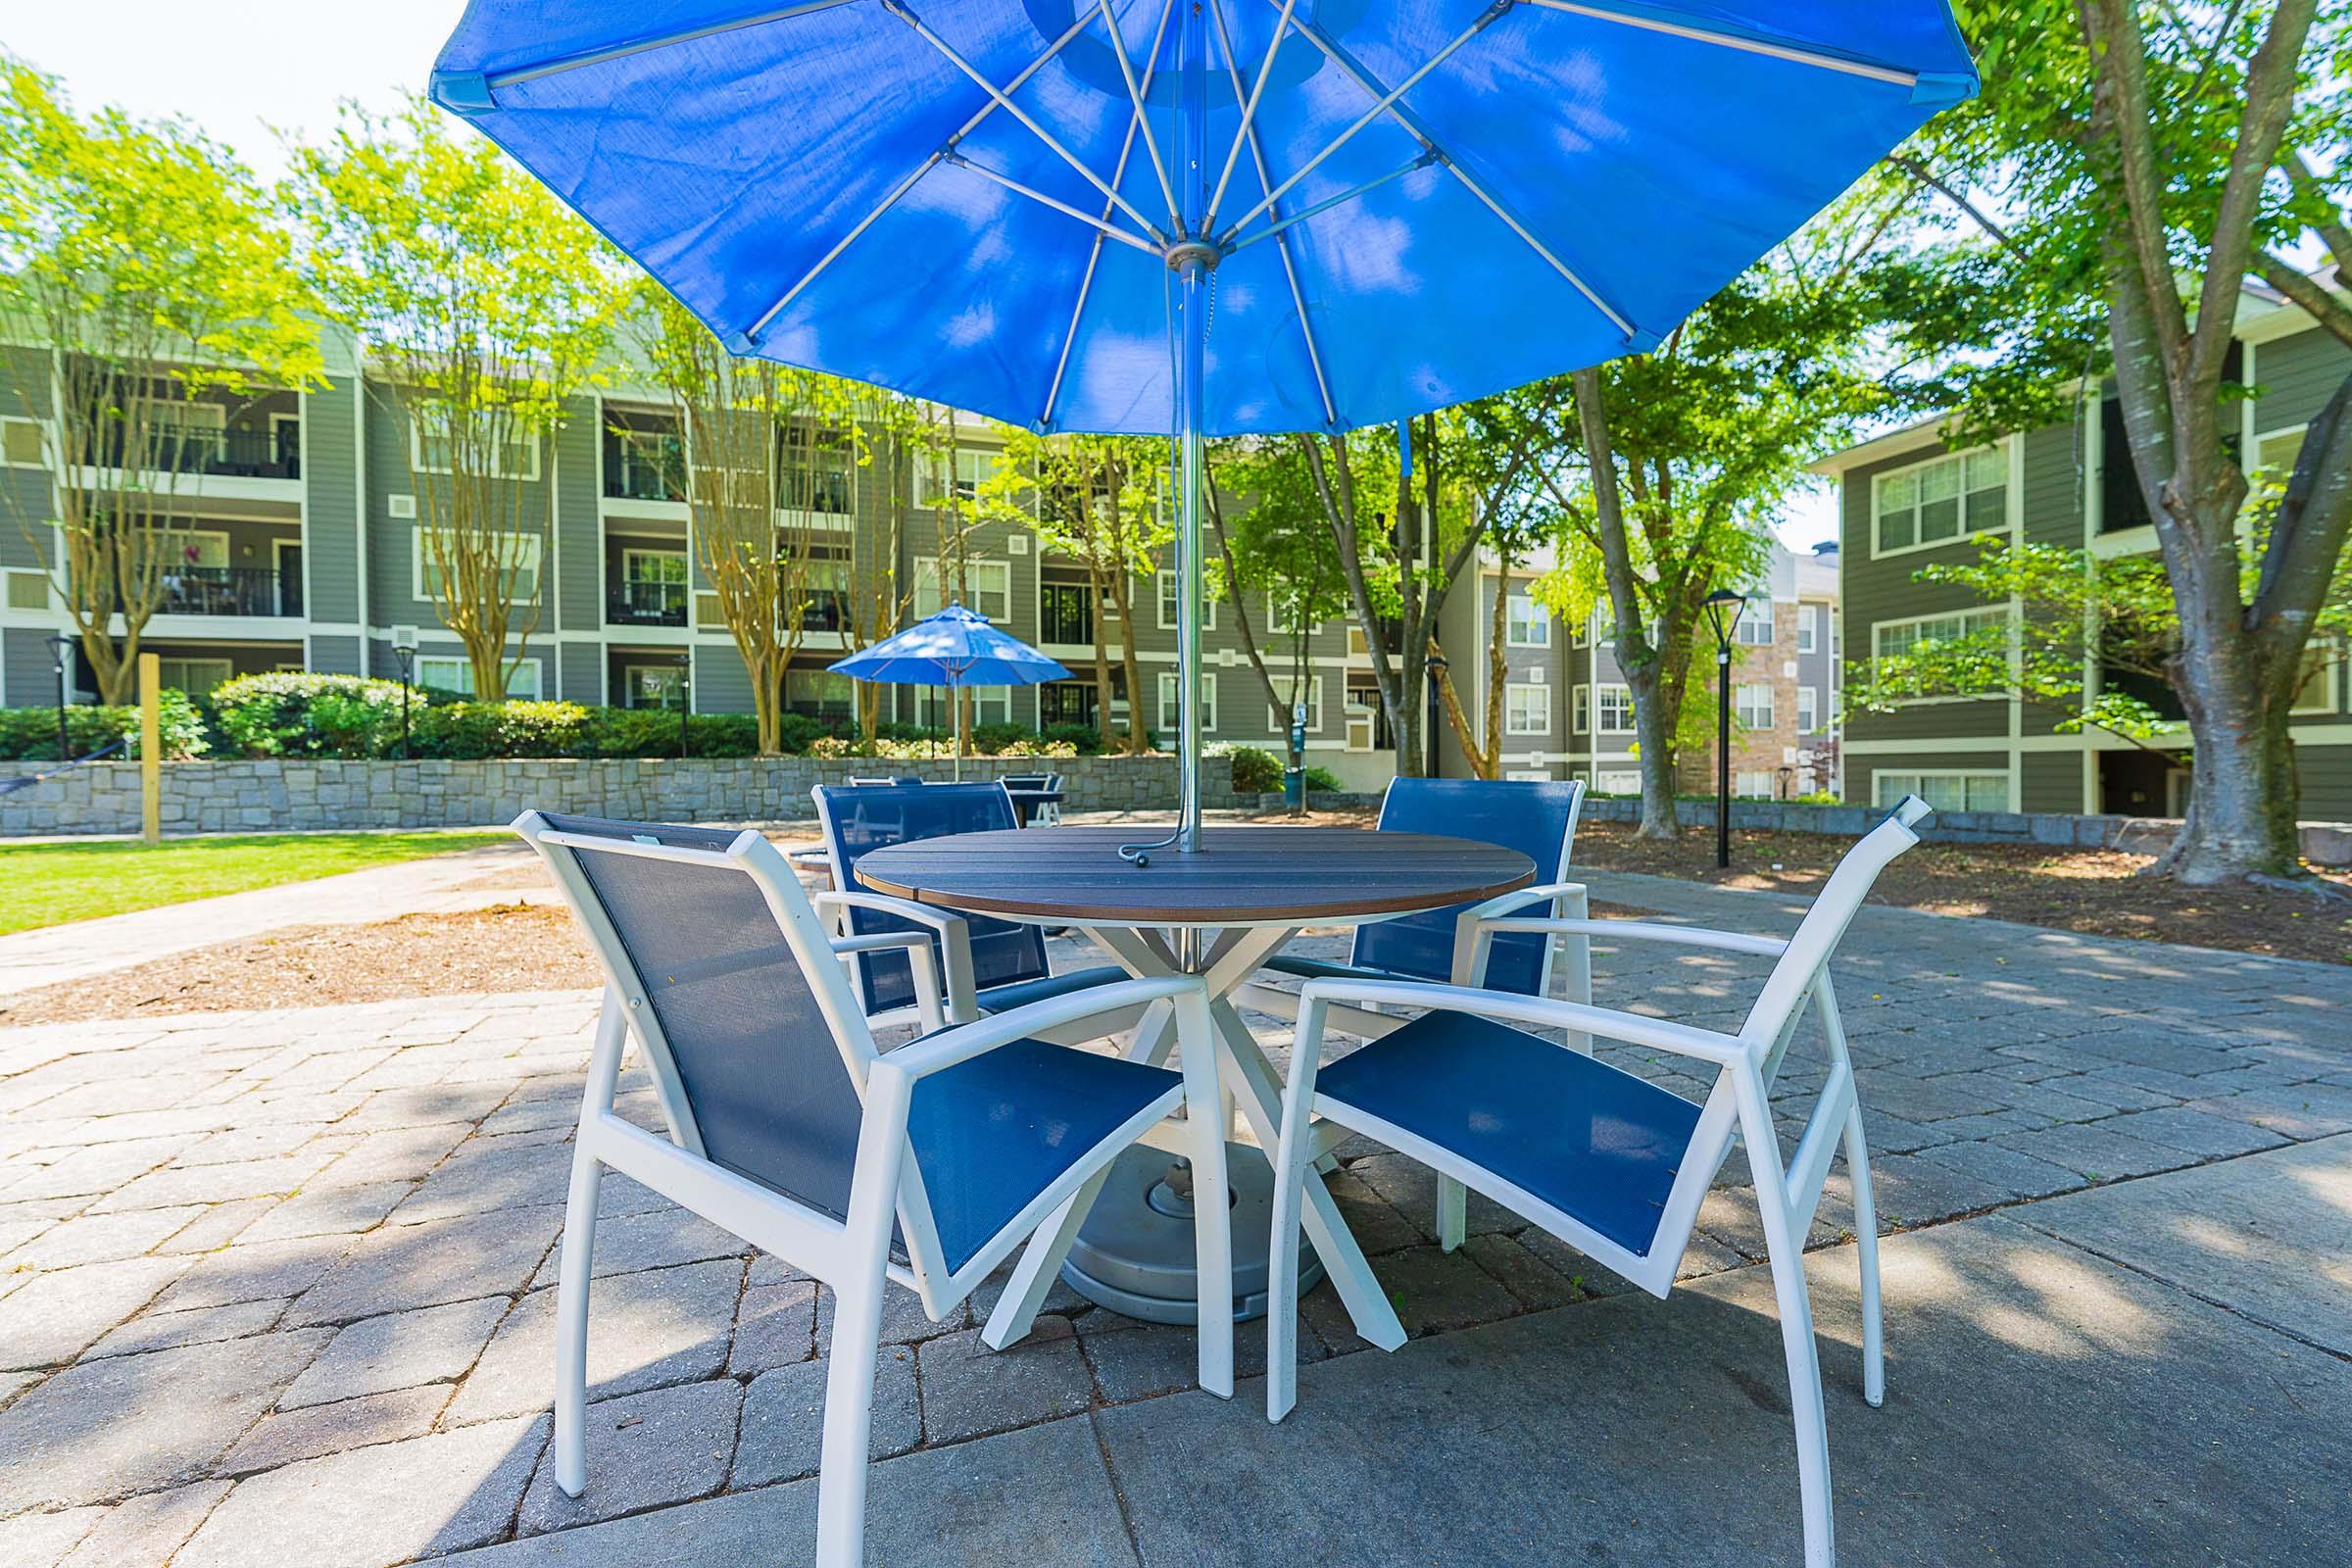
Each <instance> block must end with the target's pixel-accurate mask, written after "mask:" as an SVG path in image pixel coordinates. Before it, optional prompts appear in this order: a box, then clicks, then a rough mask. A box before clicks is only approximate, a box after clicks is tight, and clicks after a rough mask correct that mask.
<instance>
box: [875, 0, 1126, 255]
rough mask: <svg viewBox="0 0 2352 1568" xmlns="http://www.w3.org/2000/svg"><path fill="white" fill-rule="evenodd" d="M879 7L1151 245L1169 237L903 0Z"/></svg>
mask: <svg viewBox="0 0 2352 1568" xmlns="http://www.w3.org/2000/svg"><path fill="white" fill-rule="evenodd" d="M882 9H883V10H885V11H887V12H889V13H890V14H891V15H892V16H894V17H896V18H898V19H899V20H900V21H901V22H904V23H905V24H907V25H908V26H909V27H912V28H913V29H914V31H915V34H916V36H918V37H920V38H921V39H922V40H923V41H924V42H925V43H927V44H929V45H930V46H931V47H932V48H934V49H936V50H938V51H939V52H940V54H941V55H943V56H945V57H946V59H947V62H948V64H950V65H952V66H954V67H955V68H956V70H957V71H960V72H962V73H964V74H965V75H966V76H968V77H970V78H971V81H972V85H973V86H975V87H978V88H979V89H980V90H981V91H982V92H984V93H986V94H988V95H989V97H991V98H992V99H994V100H996V103H997V106H998V107H999V108H1001V109H1003V110H1004V111H1005V113H1006V114H1008V115H1010V116H1011V117H1012V118H1013V119H1015V120H1017V121H1019V122H1020V123H1022V124H1023V125H1025V126H1027V127H1028V130H1029V134H1031V135H1032V136H1035V137H1036V138H1037V139H1038V140H1039V141H1042V142H1044V143H1045V144H1046V148H1047V150H1048V151H1050V152H1052V153H1053V154H1054V156H1055V157H1056V158H1059V159H1060V160H1061V161H1062V162H1063V163H1065V164H1067V165H1069V166H1070V168H1071V169H1072V170H1074V171H1076V172H1077V174H1078V176H1079V177H1080V178H1081V179H1083V180H1085V181H1086V182H1087V183H1088V184H1090V185H1092V186H1094V187H1095V189H1097V190H1099V191H1101V192H1102V193H1103V195H1104V196H1106V197H1108V198H1109V199H1110V200H1111V202H1112V203H1113V204H1114V205H1116V206H1117V207H1118V209H1119V211H1120V212H1123V213H1125V214H1126V215H1127V216H1128V217H1129V218H1132V219H1134V220H1135V221H1136V226H1138V227H1139V228H1141V229H1142V230H1143V231H1144V232H1145V233H1146V234H1148V235H1150V236H1151V237H1152V242H1153V243H1154V244H1156V245H1165V244H1167V242H1168V237H1167V236H1166V235H1165V234H1162V233H1161V232H1160V231H1159V227H1158V225H1157V224H1155V223H1153V222H1152V220H1150V219H1149V218H1146V217H1145V216H1144V215H1143V214H1142V213H1139V212H1137V211H1136V210H1135V207H1134V205H1133V204H1132V203H1130V202H1129V201H1128V200H1127V198H1126V197H1124V196H1122V195H1120V194H1119V193H1118V192H1117V191H1115V190H1113V189H1111V188H1110V187H1109V186H1108V185H1106V184H1104V183H1103V176H1102V175H1100V174H1098V173H1096V172H1094V171H1093V170H1091V169H1089V168H1087V167H1086V161H1085V160H1084V159H1082V158H1080V157H1079V156H1078V155H1077V154H1076V153H1073V152H1071V151H1070V150H1069V149H1068V148H1067V147H1064V146H1063V145H1062V144H1061V143H1060V142H1058V141H1056V140H1055V139H1054V133H1053V132H1052V131H1050V130H1048V129H1046V127H1045V126H1043V125H1041V124H1039V123H1037V122H1036V121H1035V120H1034V119H1032V118H1031V117H1030V115H1029V112H1028V111H1027V110H1025V109H1023V108H1022V107H1021V106H1020V105H1019V104H1016V103H1014V102H1013V101H1012V99H1011V98H1009V97H1008V96H1006V94H1005V89H1004V88H1001V87H999V86H998V85H997V84H996V83H995V82H993V81H991V80H989V79H988V78H987V77H986V76H984V75H982V74H981V73H980V69H979V68H978V67H977V66H975V65H973V64H972V63H971V62H970V61H969V60H966V59H964V57H963V55H962V54H961V53H960V52H959V51H958V50H957V49H956V46H955V45H954V44H952V43H950V42H948V40H947V39H945V38H942V37H941V36H940V35H939V34H938V33H936V32H934V31H933V30H932V29H931V26H930V25H929V24H927V23H925V22H924V21H923V19H922V18H920V17H918V16H916V15H915V14H914V13H913V12H912V11H909V10H908V9H907V5H906V0H882ZM1014 85H1015V86H1016V87H1017V86H1018V85H1019V83H1018V82H1015V83H1014Z"/></svg>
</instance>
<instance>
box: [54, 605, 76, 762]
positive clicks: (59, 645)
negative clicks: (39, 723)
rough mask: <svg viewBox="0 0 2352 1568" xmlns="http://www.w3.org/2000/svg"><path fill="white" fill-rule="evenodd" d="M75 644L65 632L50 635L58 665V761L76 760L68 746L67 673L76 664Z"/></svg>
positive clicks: (55, 660)
mask: <svg viewBox="0 0 2352 1568" xmlns="http://www.w3.org/2000/svg"><path fill="white" fill-rule="evenodd" d="M73 642H74V640H73V638H71V637H69V636H67V635H66V634H65V633H64V632H62V631H59V632H51V633H50V634H49V657H50V659H51V660H52V661H53V662H55V663H56V665H57V760H59V761H61V762H70V761H72V760H73V748H72V747H70V746H69V745H67V744H66V703H67V698H66V671H67V669H68V668H70V667H71V666H72V664H73Z"/></svg>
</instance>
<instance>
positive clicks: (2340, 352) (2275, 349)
mask: <svg viewBox="0 0 2352 1568" xmlns="http://www.w3.org/2000/svg"><path fill="white" fill-rule="evenodd" d="M2348 375H2352V348H2346V347H2345V346H2344V344H2343V343H2342V342H2341V341H2340V340H2339V339H2337V338H2336V337H2334V336H2333V335H2332V334H2330V333H2327V332H2324V331H2322V330H2320V329H2319V328H2318V327H2316V326H2315V327H2313V328H2312V329H2311V330H2310V331H2307V332H2297V333H2296V334H2295V335H2294V336H2292V337H2282V338H2279V339H2278V340H2277V341H2276V342H2272V343H2265V344H2262V345H2260V346H2259V347H2257V348H2256V349H2255V351H2254V379H2255V384H2256V385H2257V386H2259V387H2260V388H2261V392H2260V394H2259V395H2258V396H2257V397H2256V398H2255V400H2254V430H2255V433H2256V434H2257V435H2259V434H2261V433H2262V432H2263V431H2266V430H2277V429H2279V428H2281V427H2282V426H2285V425H2292V424H2305V423H2308V422H2310V420H2311V419H2312V418H2313V417H2316V416H2317V415H2318V414H2319V412H2320V410H2321V409H2323V408H2325V407H2326V406H2327V400H2328V399H2329V398H2331V397H2333V396H2334V395H2335V389H2336V388H2337V387H2339V386H2341V385H2343V384H2344V377H2346V376H2348Z"/></svg>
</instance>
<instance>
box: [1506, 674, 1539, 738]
mask: <svg viewBox="0 0 2352 1568" xmlns="http://www.w3.org/2000/svg"><path fill="white" fill-rule="evenodd" d="M1550 728H1551V688H1550V687H1549V686H1544V685H1541V684H1538V683H1537V682H1535V681H1526V680H1515V681H1512V682H1511V683H1509V684H1508V685H1506V686H1504V687H1503V689H1502V732H1503V733H1504V734H1505V735H1542V734H1544V733H1545V732H1547V731H1548V730H1549V729H1550Z"/></svg>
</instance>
